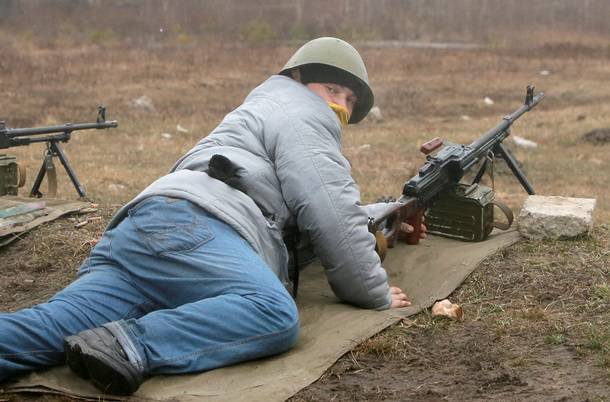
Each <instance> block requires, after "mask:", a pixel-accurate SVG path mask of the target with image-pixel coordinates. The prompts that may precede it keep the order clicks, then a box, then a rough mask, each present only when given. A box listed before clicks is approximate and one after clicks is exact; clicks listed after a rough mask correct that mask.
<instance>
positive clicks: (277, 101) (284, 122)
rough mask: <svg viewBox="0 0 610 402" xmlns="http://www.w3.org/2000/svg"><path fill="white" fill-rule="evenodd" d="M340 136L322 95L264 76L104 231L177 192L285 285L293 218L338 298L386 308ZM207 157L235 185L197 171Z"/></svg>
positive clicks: (383, 281)
mask: <svg viewBox="0 0 610 402" xmlns="http://www.w3.org/2000/svg"><path fill="white" fill-rule="evenodd" d="M340 135H341V127H340V124H339V121H338V119H337V117H336V116H335V114H334V113H333V111H332V110H331V109H330V108H329V107H328V105H327V104H326V102H325V101H324V100H323V99H322V98H321V97H319V96H318V95H317V94H315V93H314V92H312V91H311V90H309V89H308V88H307V87H305V86H304V85H302V84H300V83H298V82H296V81H294V80H292V79H290V78H287V77H283V76H272V77H271V78H269V79H268V80H267V81H265V82H264V83H262V84H261V85H260V86H258V87H257V88H255V89H254V90H253V91H252V92H251V93H250V94H249V95H248V96H247V98H246V99H245V101H244V103H243V104H242V105H241V106H239V107H238V108H237V109H235V110H234V111H233V112H231V113H229V114H228V115H227V116H226V117H225V119H224V120H223V121H222V122H221V123H220V125H219V126H218V127H216V128H215V129H214V130H213V131H212V132H211V133H210V134H209V135H208V136H207V137H205V138H203V139H202V140H201V141H199V143H197V145H195V147H193V149H191V150H190V151H189V152H188V153H187V154H186V155H184V156H183V157H182V158H181V159H180V160H179V161H178V162H177V163H176V165H175V166H174V167H173V168H172V169H171V171H170V173H169V174H167V175H166V176H164V177H161V178H160V179H158V180H157V181H155V182H154V183H152V184H151V185H150V186H149V187H148V188H146V189H145V190H144V191H143V192H142V193H140V194H139V195H138V196H137V197H136V198H135V199H133V200H132V201H131V202H129V203H128V204H127V205H125V206H124V207H123V208H122V209H121V210H119V212H118V213H117V214H116V215H115V217H114V218H113V220H112V221H111V223H110V225H109V228H112V227H114V226H116V225H117V224H118V223H119V222H120V221H121V220H122V219H123V217H124V216H125V214H126V212H127V210H128V209H129V208H130V207H131V206H133V205H135V204H136V203H137V202H139V201H140V200H142V199H144V198H146V197H148V196H151V195H166V196H172V197H178V198H185V199H188V200H190V201H192V202H194V203H196V204H198V205H199V206H201V207H202V208H204V209H205V210H207V211H208V212H210V213H212V214H213V215H215V216H216V217H218V218H220V219H222V220H223V221H225V222H226V223H228V224H229V225H231V226H232V227H233V228H235V230H236V231H237V232H239V233H240V234H241V235H242V236H243V237H244V238H245V239H246V240H247V241H248V242H249V243H250V244H251V245H252V247H253V248H254V249H255V250H256V251H257V253H258V254H259V255H260V256H261V257H262V258H263V260H264V261H265V262H266V263H267V264H268V265H269V267H271V269H272V270H273V271H274V272H275V273H276V274H277V275H278V277H279V278H280V280H281V281H282V282H283V283H284V284H285V285H288V282H289V281H288V274H287V266H288V252H287V249H286V246H285V245H284V242H283V240H282V232H283V230H284V229H285V228H287V227H288V226H289V225H291V224H294V223H296V224H297V225H298V228H299V231H300V232H301V233H302V234H304V236H306V238H308V239H309V242H310V244H311V246H312V247H313V251H314V253H315V254H316V255H317V257H318V258H319V259H320V261H321V263H322V265H323V266H324V268H325V272H326V276H327V278H328V281H329V283H330V285H331V287H332V289H333V291H334V293H335V294H336V295H337V297H339V298H340V299H341V300H343V301H345V302H347V303H350V304H354V305H356V306H360V307H363V308H371V309H384V308H388V307H389V306H390V303H391V299H390V292H389V286H388V281H387V275H386V272H385V270H384V269H383V268H382V267H381V265H380V261H379V258H378V257H377V254H376V253H375V252H374V246H375V240H374V237H373V235H371V234H370V233H369V232H368V230H367V219H368V215H367V212H366V208H364V207H363V206H362V205H361V204H360V193H359V190H358V187H357V186H356V184H355V183H354V180H353V179H352V177H351V174H350V165H349V163H348V161H347V160H346V159H345V157H344V156H343V155H342V154H341V143H340V139H341V138H340ZM214 155H222V156H225V157H226V158H228V159H229V160H230V161H231V162H232V163H233V165H235V166H236V167H237V171H238V176H239V178H238V179H237V180H238V183H236V185H233V186H229V185H227V184H225V182H223V181H220V180H216V179H213V178H211V177H210V176H209V175H208V174H207V173H206V172H208V169H209V162H210V159H211V158H212V157H213V156H214ZM234 184H235V183H234ZM237 188H239V190H238V189H237Z"/></svg>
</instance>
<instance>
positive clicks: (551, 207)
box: [519, 195, 595, 239]
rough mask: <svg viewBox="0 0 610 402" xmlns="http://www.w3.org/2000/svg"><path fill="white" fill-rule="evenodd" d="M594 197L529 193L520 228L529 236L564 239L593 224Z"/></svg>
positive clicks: (520, 220)
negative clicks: (548, 195)
mask: <svg viewBox="0 0 610 402" xmlns="http://www.w3.org/2000/svg"><path fill="white" fill-rule="evenodd" d="M594 209H595V199H594V198H571V197H556V196H551V197H545V196H540V195H530V196H529V197H528V198H527V199H526V200H525V203H524V204H523V208H522V209H521V212H520V214H519V232H520V233H521V235H523V236H524V237H527V238H528V239H565V238H572V237H575V236H579V235H582V234H586V233H588V232H589V231H591V229H592V228H593V210H594Z"/></svg>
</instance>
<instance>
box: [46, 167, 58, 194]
mask: <svg viewBox="0 0 610 402" xmlns="http://www.w3.org/2000/svg"><path fill="white" fill-rule="evenodd" d="M45 168H46V170H47V197H49V198H55V197H56V196H57V169H55V164H54V163H53V158H51V157H49V160H48V161H47V162H46V163H45Z"/></svg>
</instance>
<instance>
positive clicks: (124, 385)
mask: <svg viewBox="0 0 610 402" xmlns="http://www.w3.org/2000/svg"><path fill="white" fill-rule="evenodd" d="M64 344H65V350H66V361H67V363H68V366H69V367H70V370H72V371H73V372H74V373H75V374H76V375H78V376H79V377H80V378H83V379H89V380H90V381H91V382H92V383H93V384H94V385H95V386H96V387H97V388H98V389H99V390H101V391H102V392H104V393H106V394H113V395H131V394H133V393H134V392H135V391H136V390H137V389H138V388H139V387H140V384H141V383H142V380H141V379H139V378H138V377H137V376H135V375H133V374H132V373H129V372H125V371H124V372H122V373H117V371H116V369H115V368H113V365H112V362H111V360H110V359H109V358H108V357H107V356H106V355H105V354H104V353H100V352H99V351H97V350H95V349H92V348H90V347H89V346H88V345H87V344H86V343H85V342H84V340H83V339H81V338H80V337H79V336H78V335H75V336H69V337H67V338H66V339H65V341H64Z"/></svg>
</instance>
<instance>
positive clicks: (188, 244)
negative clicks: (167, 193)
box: [128, 196, 214, 255]
mask: <svg viewBox="0 0 610 402" xmlns="http://www.w3.org/2000/svg"><path fill="white" fill-rule="evenodd" d="M128 214H129V219H130V220H131V222H132V223H133V225H134V227H135V228H136V230H137V232H138V234H139V235H140V236H141V237H142V239H143V240H144V242H145V244H146V246H147V247H148V248H149V249H150V250H151V251H152V252H154V253H156V254H161V255H163V254H174V253H187V252H190V251H193V250H195V249H197V248H199V247H200V246H202V245H203V244H205V243H207V242H208V241H210V240H212V239H213V238H214V234H213V233H212V232H211V231H210V229H209V227H208V225H207V224H206V223H205V221H204V220H203V217H204V216H205V211H203V210H202V209H201V208H200V207H198V206H196V205H194V204H192V203H191V202H189V201H187V200H183V199H176V198H170V197H163V196H154V197H150V198H147V199H145V200H144V201H141V202H140V203H138V204H137V205H136V206H135V207H134V208H132V209H130V210H129V212H128Z"/></svg>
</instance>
